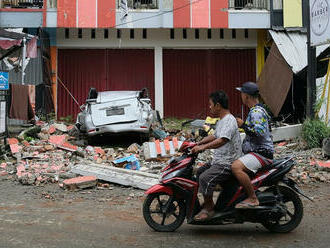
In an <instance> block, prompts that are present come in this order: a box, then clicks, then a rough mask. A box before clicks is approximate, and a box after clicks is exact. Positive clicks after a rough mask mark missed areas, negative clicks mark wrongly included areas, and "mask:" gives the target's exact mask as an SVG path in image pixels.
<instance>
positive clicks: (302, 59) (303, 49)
mask: <svg viewBox="0 0 330 248" xmlns="http://www.w3.org/2000/svg"><path fill="white" fill-rule="evenodd" d="M269 33H270V35H271V36H272V38H273V40H274V42H275V43H276V45H277V47H278V50H279V51H280V53H281V55H282V56H283V58H284V59H285V60H286V62H287V63H288V65H289V66H290V67H291V69H292V71H293V73H295V74H297V73H299V72H300V71H301V70H303V69H304V68H305V67H306V66H307V35H306V34H304V33H301V32H283V31H273V30H269ZM328 47H329V45H323V46H318V47H317V48H316V57H317V56H319V55H320V54H321V53H322V52H323V51H324V50H325V49H327V48H328Z"/></svg>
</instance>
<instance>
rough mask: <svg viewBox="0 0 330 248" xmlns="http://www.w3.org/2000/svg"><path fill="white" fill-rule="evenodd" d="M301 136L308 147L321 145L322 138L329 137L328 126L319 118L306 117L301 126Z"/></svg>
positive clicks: (329, 129)
mask: <svg viewBox="0 0 330 248" xmlns="http://www.w3.org/2000/svg"><path fill="white" fill-rule="evenodd" d="M302 137H303V139H304V140H305V141H306V142H307V146H308V148H316V147H322V141H323V139H324V138H327V137H330V128H328V127H327V125H326V124H325V123H324V122H322V121H321V120H319V119H315V120H310V119H306V120H305V122H304V123H303V127H302Z"/></svg>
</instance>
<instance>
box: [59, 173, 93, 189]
mask: <svg viewBox="0 0 330 248" xmlns="http://www.w3.org/2000/svg"><path fill="white" fill-rule="evenodd" d="M96 184H97V178H96V177H95V176H83V177H75V178H71V179H66V180H64V181H63V187H64V188H65V189H69V190H73V189H85V188H91V187H94V186H96Z"/></svg>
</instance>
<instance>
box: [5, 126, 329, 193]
mask: <svg viewBox="0 0 330 248" xmlns="http://www.w3.org/2000/svg"><path fill="white" fill-rule="evenodd" d="M39 125H40V127H31V128H28V129H27V130H25V131H23V132H21V134H20V135H19V137H18V138H10V139H8V140H7V142H8V148H7V149H6V154H3V155H2V156H3V158H4V160H1V165H0V176H1V178H5V177H7V178H12V179H13V180H17V181H19V182H20V183H22V184H26V185H36V186H38V185H43V184H46V183H58V184H59V185H60V186H63V188H65V189H71V188H72V189H74V188H77V189H82V188H84V187H85V186H86V187H94V186H95V185H97V184H96V183H95V182H94V181H95V180H96V179H97V180H101V181H106V182H111V183H116V184H120V185H125V186H132V187H136V188H140V189H147V188H149V187H150V186H152V185H154V184H156V183H158V180H157V179H158V175H159V173H160V171H161V170H162V169H163V168H164V167H165V166H166V164H167V161H168V160H169V158H170V157H172V156H176V155H178V154H179V153H178V149H179V147H180V145H181V144H182V141H183V140H184V138H191V133H189V132H186V131H180V133H178V134H176V135H172V136H166V137H165V138H164V140H157V139H155V138H151V139H150V140H149V142H145V143H144V144H143V145H138V144H136V143H133V144H131V145H130V146H128V148H109V147H98V146H91V145H87V143H86V142H85V141H84V139H83V138H82V137H81V136H74V137H72V136H70V135H72V134H71V132H70V130H74V128H73V126H66V125H65V124H63V123H40V124H39ZM299 128H300V126H294V127H284V128H281V129H279V130H278V131H277V136H278V138H279V139H282V140H283V137H286V135H288V134H287V133H285V132H284V131H285V130H290V135H291V136H294V135H296V133H297V132H298V131H299ZM290 135H289V136H290ZM289 136H288V137H289ZM291 136H290V138H291ZM282 140H281V141H282ZM284 140H286V141H285V142H281V143H277V144H275V147H276V154H275V157H276V158H279V157H285V156H291V155H294V157H295V160H296V162H297V165H296V166H295V167H294V169H293V170H292V171H291V172H290V176H291V177H293V178H294V179H296V180H297V181H298V182H299V183H313V182H330V173H329V171H330V162H329V161H325V158H324V157H323V155H322V154H323V153H324V152H323V151H322V150H321V149H313V150H307V149H306V148H305V147H303V146H301V144H302V143H301V142H300V141H299V140H297V139H296V140H287V139H284ZM212 156H213V151H212V150H207V151H205V152H203V153H201V154H199V155H198V158H197V160H196V164H198V163H201V162H207V161H209V160H210V159H211V158H212ZM79 175H81V176H94V177H95V180H91V182H88V183H87V182H86V181H82V182H80V181H79V180H83V179H81V178H80V179H74V180H73V183H72V184H67V183H64V181H65V182H68V181H66V179H71V178H76V177H77V176H79ZM84 180H85V179H84ZM87 181H88V180H87ZM69 182H71V181H69ZM99 183H102V182H99Z"/></svg>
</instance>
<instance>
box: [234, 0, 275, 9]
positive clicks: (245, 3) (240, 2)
mask: <svg viewBox="0 0 330 248" xmlns="http://www.w3.org/2000/svg"><path fill="white" fill-rule="evenodd" d="M229 8H230V9H246V10H248V9H260V10H262V9H266V10H268V9H269V0H229Z"/></svg>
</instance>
